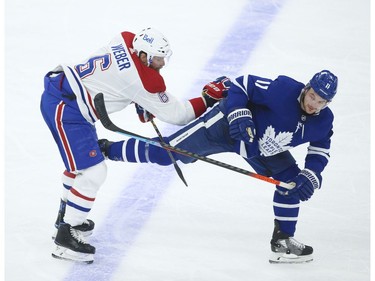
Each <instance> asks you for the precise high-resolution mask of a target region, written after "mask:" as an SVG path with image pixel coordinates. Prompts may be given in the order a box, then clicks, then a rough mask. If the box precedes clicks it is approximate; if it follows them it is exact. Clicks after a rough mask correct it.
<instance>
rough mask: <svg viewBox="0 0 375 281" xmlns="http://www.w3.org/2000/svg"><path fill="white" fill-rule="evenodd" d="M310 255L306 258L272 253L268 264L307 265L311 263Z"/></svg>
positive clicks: (311, 257)
mask: <svg viewBox="0 0 375 281" xmlns="http://www.w3.org/2000/svg"><path fill="white" fill-rule="evenodd" d="M313 260H314V259H313V256H312V255H306V256H297V255H293V254H285V253H274V254H273V255H272V256H271V257H270V259H269V262H270V263H289V264H296V263H307V262H311V261H313Z"/></svg>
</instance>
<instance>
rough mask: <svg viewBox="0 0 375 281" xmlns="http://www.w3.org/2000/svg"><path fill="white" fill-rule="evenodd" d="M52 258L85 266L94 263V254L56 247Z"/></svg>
mask: <svg viewBox="0 0 375 281" xmlns="http://www.w3.org/2000/svg"><path fill="white" fill-rule="evenodd" d="M52 257H54V258H55V259H61V260H67V261H75V262H82V263H87V264H91V263H93V262H94V254H86V253H79V252H74V251H72V250H70V249H68V248H65V247H61V246H56V248H55V250H54V251H53V252H52Z"/></svg>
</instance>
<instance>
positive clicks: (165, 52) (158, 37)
mask: <svg viewBox="0 0 375 281" xmlns="http://www.w3.org/2000/svg"><path fill="white" fill-rule="evenodd" d="M133 49H134V50H135V51H136V52H137V54H138V56H139V54H140V52H144V53H146V55H147V62H148V65H150V63H151V62H152V58H153V57H154V56H157V57H162V58H165V57H170V56H171V55H172V50H171V48H170V45H169V41H168V39H167V38H166V37H165V36H164V35H163V34H161V33H160V32H159V31H157V30H156V29H155V28H151V27H148V28H145V29H143V30H142V31H141V32H139V33H137V34H136V35H135V37H134V39H133Z"/></svg>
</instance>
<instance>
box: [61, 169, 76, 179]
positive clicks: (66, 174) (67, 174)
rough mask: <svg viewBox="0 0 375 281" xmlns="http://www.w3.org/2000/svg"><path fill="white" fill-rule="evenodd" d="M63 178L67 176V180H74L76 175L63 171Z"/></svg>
mask: <svg viewBox="0 0 375 281" xmlns="http://www.w3.org/2000/svg"><path fill="white" fill-rule="evenodd" d="M64 176H67V177H68V178H71V179H75V178H76V174H73V173H70V172H68V171H67V170H65V171H64Z"/></svg>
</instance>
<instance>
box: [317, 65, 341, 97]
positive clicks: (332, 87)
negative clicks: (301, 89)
mask: <svg viewBox="0 0 375 281" xmlns="http://www.w3.org/2000/svg"><path fill="white" fill-rule="evenodd" d="M310 86H311V88H313V90H314V91H315V92H316V93H317V94H318V95H319V96H320V97H321V98H323V99H325V100H327V101H332V99H333V97H334V96H335V95H336V91H337V77H336V76H335V75H334V74H333V73H332V72H330V71H329V70H322V71H320V72H318V73H316V74H315V75H314V76H313V78H311V80H310Z"/></svg>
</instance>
